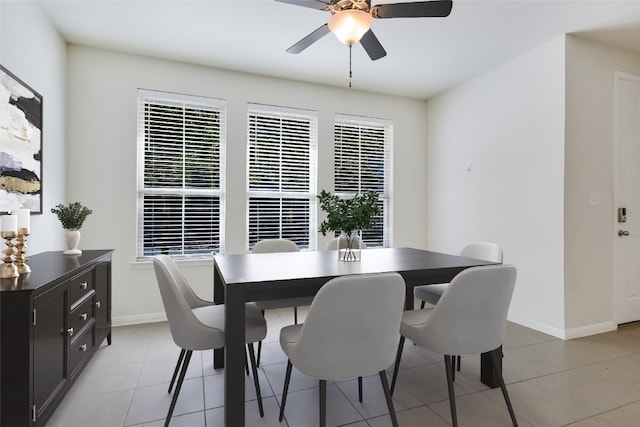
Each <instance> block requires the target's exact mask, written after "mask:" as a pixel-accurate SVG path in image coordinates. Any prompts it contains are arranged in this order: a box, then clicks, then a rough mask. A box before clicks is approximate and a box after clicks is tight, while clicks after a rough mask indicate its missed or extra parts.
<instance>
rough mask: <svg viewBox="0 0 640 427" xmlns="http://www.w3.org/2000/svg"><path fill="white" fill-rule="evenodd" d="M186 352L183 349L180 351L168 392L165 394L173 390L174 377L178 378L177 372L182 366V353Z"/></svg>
mask: <svg viewBox="0 0 640 427" xmlns="http://www.w3.org/2000/svg"><path fill="white" fill-rule="evenodd" d="M186 351H187V350H185V349H184V348H183V349H182V350H180V356H178V363H176V369H174V371H173V376H172V377H171V383H170V384H169V391H168V392H167V393H171V389H172V388H173V383H175V382H176V377H177V376H178V372H179V371H180V366H182V360H183V359H184V353H185V352H186Z"/></svg>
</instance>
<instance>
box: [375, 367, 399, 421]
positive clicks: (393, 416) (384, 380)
mask: <svg viewBox="0 0 640 427" xmlns="http://www.w3.org/2000/svg"><path fill="white" fill-rule="evenodd" d="M379 374H380V382H382V390H383V391H384V398H385V399H386V400H387V408H388V409H389V416H390V417H391V425H393V427H398V418H397V417H396V410H395V408H394V407H393V399H392V398H391V391H390V390H389V382H388V381H387V373H386V372H385V371H380V372H379Z"/></svg>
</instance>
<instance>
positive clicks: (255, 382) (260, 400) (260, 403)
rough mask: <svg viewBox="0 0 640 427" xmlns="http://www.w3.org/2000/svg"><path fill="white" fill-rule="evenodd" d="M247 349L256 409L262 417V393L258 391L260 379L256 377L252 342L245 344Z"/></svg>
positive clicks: (256, 370) (256, 369) (256, 371)
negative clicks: (256, 401) (256, 404)
mask: <svg viewBox="0 0 640 427" xmlns="http://www.w3.org/2000/svg"><path fill="white" fill-rule="evenodd" d="M247 348H248V349H249V359H250V360H251V370H252V371H253V384H254V385H255V386H256V397H257V399H258V410H259V411H260V417H264V408H263V407H262V393H261V392H260V380H259V379H258V368H257V367H256V353H255V351H254V350H253V344H251V343H249V344H247Z"/></svg>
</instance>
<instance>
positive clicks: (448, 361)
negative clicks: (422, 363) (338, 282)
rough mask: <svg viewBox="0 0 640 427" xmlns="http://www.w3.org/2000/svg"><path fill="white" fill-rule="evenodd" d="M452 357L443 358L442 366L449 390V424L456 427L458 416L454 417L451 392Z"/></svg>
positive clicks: (454, 402)
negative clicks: (444, 369) (445, 372)
mask: <svg viewBox="0 0 640 427" xmlns="http://www.w3.org/2000/svg"><path fill="white" fill-rule="evenodd" d="M453 357H454V356H447V355H445V356H444V366H445V368H446V371H447V387H448V388H449V406H450V407H451V424H452V425H453V427H458V416H457V415H456V395H455V393H454V390H453V372H454V370H453V363H452V361H451V359H452V358H453Z"/></svg>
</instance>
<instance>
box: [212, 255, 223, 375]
mask: <svg viewBox="0 0 640 427" xmlns="http://www.w3.org/2000/svg"><path fill="white" fill-rule="evenodd" d="M213 302H215V303H216V304H224V285H223V282H222V277H221V276H220V271H218V266H217V264H215V262H214V266H213ZM222 368H224V348H217V349H215V350H213V369H222Z"/></svg>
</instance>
